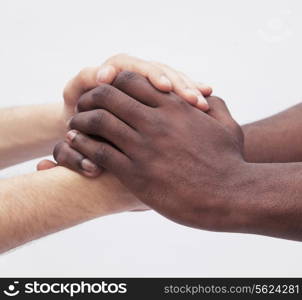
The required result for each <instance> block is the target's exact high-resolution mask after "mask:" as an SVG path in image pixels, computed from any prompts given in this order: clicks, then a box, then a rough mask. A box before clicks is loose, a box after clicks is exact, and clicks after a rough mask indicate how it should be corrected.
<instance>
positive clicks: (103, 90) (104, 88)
mask: <svg viewBox="0 0 302 300" xmlns="http://www.w3.org/2000/svg"><path fill="white" fill-rule="evenodd" d="M113 93H114V90H113V88H112V86H111V85H109V84H106V83H103V84H101V85H100V86H98V87H97V88H95V89H93V90H92V92H91V98H92V100H93V101H96V102H97V101H99V100H100V99H104V98H106V97H109V96H111V95H112V94H113Z"/></svg>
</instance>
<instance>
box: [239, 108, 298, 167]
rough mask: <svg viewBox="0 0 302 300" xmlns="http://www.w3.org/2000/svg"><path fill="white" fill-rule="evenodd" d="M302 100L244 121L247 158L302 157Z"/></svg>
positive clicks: (280, 159) (289, 159)
mask: <svg viewBox="0 0 302 300" xmlns="http://www.w3.org/2000/svg"><path fill="white" fill-rule="evenodd" d="M301 115H302V104H301V103H300V104H297V105H295V106H293V107H291V108H289V109H287V110H285V111H283V112H280V113H278V114H276V115H274V116H271V117H269V118H266V119H263V120H260V121H257V122H254V123H251V124H247V125H244V126H243V127H242V129H243V132H244V137H245V144H244V152H245V159H246V160H247V161H249V162H260V163H270V162H277V163H286V162H300V161H302V135H301V132H302V118H301Z"/></svg>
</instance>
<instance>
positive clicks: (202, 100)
mask: <svg viewBox="0 0 302 300" xmlns="http://www.w3.org/2000/svg"><path fill="white" fill-rule="evenodd" d="M198 104H208V102H207V100H206V99H205V97H204V96H202V95H198V96H197V105H198Z"/></svg>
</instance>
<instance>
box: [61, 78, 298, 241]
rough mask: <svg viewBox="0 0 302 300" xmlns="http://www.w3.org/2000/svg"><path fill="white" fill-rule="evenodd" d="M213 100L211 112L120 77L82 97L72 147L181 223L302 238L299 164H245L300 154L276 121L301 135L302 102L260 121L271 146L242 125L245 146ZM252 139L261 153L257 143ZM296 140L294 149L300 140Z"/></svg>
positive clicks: (140, 81)
mask: <svg viewBox="0 0 302 300" xmlns="http://www.w3.org/2000/svg"><path fill="white" fill-rule="evenodd" d="M207 100H208V102H209V105H210V110H209V112H208V114H205V113H202V112H200V111H198V110H196V109H195V108H194V107H192V106H190V105H187V103H185V102H184V101H182V100H181V99H180V98H178V96H176V95H175V94H173V93H170V94H165V93H161V92H159V91H157V90H155V89H153V87H152V86H151V85H150V84H149V83H148V82H147V81H146V80H145V79H144V78H142V77H140V76H139V75H136V74H133V73H122V74H120V75H119V76H118V78H117V79H116V80H115V82H114V87H110V86H106V85H104V86H101V87H99V88H97V89H95V90H93V91H90V92H88V93H86V94H84V95H83V96H82V97H81V99H80V101H79V111H80V113H79V114H77V115H76V116H75V117H74V118H73V119H72V120H71V123H70V127H71V128H73V130H72V131H71V132H69V133H68V135H67V137H68V138H67V143H68V144H69V146H70V147H71V148H72V149H73V151H78V152H80V153H82V155H83V157H88V158H89V159H90V160H92V161H93V162H94V163H95V164H97V165H98V166H101V167H104V168H106V169H108V170H110V171H111V172H112V173H113V174H114V175H116V176H117V177H118V178H119V179H120V181H121V182H122V183H123V184H124V185H125V186H126V187H127V188H128V189H129V190H130V191H132V192H133V194H135V195H136V196H137V197H138V198H139V199H140V200H141V201H142V202H144V203H145V204H147V205H148V206H150V207H152V208H153V209H155V210H157V211H158V212H159V213H161V214H162V215H164V216H166V217H168V218H169V219H171V220H173V221H175V222H178V223H180V224H184V225H187V226H191V227H196V228H201V229H208V230H215V231H230V232H245V233H256V234H262V235H269V236H274V237H280V238H286V239H294V240H302V223H301V218H302V201H301V195H302V163H299V162H297V163H249V162H246V161H245V160H244V155H246V156H247V159H248V160H258V161H260V162H261V161H265V162H267V161H295V160H298V159H299V157H300V152H299V150H297V149H295V150H293V151H292V150H290V148H291V147H290V146H285V147H284V148H285V149H284V151H280V150H279V149H280V147H277V150H276V149H275V146H274V145H279V143H280V137H279V136H278V134H277V133H275V134H273V133H274V130H275V127H276V126H277V125H278V124H279V126H280V130H281V132H282V130H285V128H286V126H289V128H296V130H295V132H296V134H297V133H298V131H299V130H298V128H299V126H301V122H300V121H296V122H291V121H290V120H291V117H290V116H291V115H292V116H293V117H294V116H298V113H299V111H300V110H301V106H300V105H299V106H296V107H294V108H292V109H290V110H288V111H286V112H284V113H282V114H281V115H277V116H275V117H271V118H269V119H266V120H264V121H260V122H257V123H258V124H260V125H262V126H263V132H264V134H263V135H261V136H262V138H264V139H265V138H267V135H269V132H270V131H272V135H271V136H272V141H271V142H266V141H265V140H261V139H257V135H258V134H259V133H258V134H257V130H260V129H259V128H257V125H258V124H257V123H255V124H249V125H246V126H245V127H244V133H245V136H246V137H247V138H248V139H250V141H248V143H246V142H245V144H246V145H249V146H245V147H244V146H243V144H244V143H243V135H242V131H241V129H240V127H239V126H238V125H237V124H236V122H235V121H234V120H233V119H232V118H231V116H230V114H229V112H228V110H227V108H226V106H225V104H224V102H223V101H222V100H221V99H219V98H217V97H209V98H208V99H207ZM260 125H259V126H260ZM300 128H301V127H300ZM294 137H295V136H294V135H291V134H288V135H284V140H285V141H286V142H288V143H290V142H291V140H292V139H295V138H294ZM252 140H253V141H255V144H256V147H257V146H258V145H259V147H260V149H261V150H259V149H256V150H253V149H252V147H251V141H252ZM293 143H294V145H295V146H296V147H298V146H299V145H300V144H299V143H300V139H298V138H297V137H296V141H293ZM261 144H263V146H262V147H261ZM249 147H251V148H249ZM61 149H62V148H60V147H58V149H56V151H57V152H58V153H60V151H61ZM63 151H64V150H63ZM269 153H271V154H269Z"/></svg>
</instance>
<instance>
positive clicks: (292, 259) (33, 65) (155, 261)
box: [0, 0, 302, 277]
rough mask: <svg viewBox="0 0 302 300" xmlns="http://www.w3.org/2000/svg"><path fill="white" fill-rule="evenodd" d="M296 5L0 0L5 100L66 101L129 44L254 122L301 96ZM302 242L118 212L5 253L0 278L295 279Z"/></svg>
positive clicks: (29, 166)
mask: <svg viewBox="0 0 302 300" xmlns="http://www.w3.org/2000/svg"><path fill="white" fill-rule="evenodd" d="M301 11H302V2H301V1H299V0H297V1H288V0H287V1H276V0H270V1H268V0H267V1H255V0H253V1H240V0H238V1H235V0H228V1H223V0H221V1H218V0H216V1H213V0H208V1H201V0H196V1H193V0H191V1H188V0H186V1H185V0H183V1H176V0H173V1H168V0H166V1H162V0H161V1H159V0H158V1H155V0H153V1H141V0H140V1H139V0H137V1H129V0H128V1H123V0H120V1H114V0H110V1H101V0H99V1H96V0H95V1H90V0H85V1H71V0H70V1H68V0H60V1H55V0H52V1H39V0H36V1H35V0H27V1H21V0H20V1H16V0H1V2H0V43H1V44H0V45H1V46H0V82H1V94H0V99H1V100H0V101H1V106H3V107H4V106H12V105H14V106H15V105H25V104H32V103H46V102H51V101H61V100H62V97H61V93H62V88H63V86H64V84H65V82H66V81H67V80H68V79H69V78H70V77H71V76H73V75H74V74H75V73H76V72H78V71H79V70H80V69H81V68H82V67H84V66H87V65H96V64H99V63H101V62H102V61H103V60H104V59H106V58H107V57H109V56H111V55H113V54H115V53H119V52H126V53H129V54H132V55H136V56H140V57H142V58H146V59H152V60H159V61H161V62H165V63H167V64H169V65H172V66H174V67H176V68H179V69H181V70H182V71H184V72H186V73H188V74H189V75H191V76H193V77H194V78H196V79H198V80H200V81H204V82H206V83H209V84H211V85H212V86H213V87H214V90H215V94H217V95H219V96H221V97H223V98H224V99H225V100H226V101H227V103H228V104H229V106H230V109H231V110H232V112H233V115H234V116H235V118H236V119H237V120H238V121H239V122H240V123H246V122H249V121H253V120H256V119H259V118H262V117H265V116H267V115H270V114H273V113H275V112H278V111H280V110H282V109H284V108H286V107H288V106H290V105H293V104H295V103H297V102H299V101H300V97H301V69H302V68H301V67H302V66H301V63H302V59H301V53H302V46H301V45H302V43H301V36H302V32H301V31H302V18H301ZM20 130H22V129H20ZM34 167H35V162H28V163H25V164H22V165H19V166H16V167H13V168H10V169H7V170H2V171H1V173H0V176H1V177H2V178H4V177H7V176H12V175H17V174H21V173H25V172H32V171H33V170H34ZM284 200H286V199H284ZM301 251H302V244H301V243H298V242H292V241H285V240H278V239H273V238H267V237H259V236H253V235H242V234H226V233H213V232H205V231H200V230H194V229H190V228H185V227H183V226H180V225H176V224H174V223H172V222H170V221H168V220H165V219H164V218H163V217H161V216H159V215H157V214H156V213H154V212H147V213H124V214H120V215H114V216H109V217H105V218H102V219H98V220H94V221H91V222H88V223H85V224H82V225H80V226H77V227H75V228H72V229H69V230H65V231H64V232H60V233H57V234H54V235H52V236H49V237H47V238H43V239H41V240H39V241H35V242H33V243H30V244H28V245H25V246H23V247H21V248H19V249H17V250H14V251H12V252H10V253H8V254H5V255H2V256H1V257H0V276H13V277H14V276H302V260H301V259H300V258H301Z"/></svg>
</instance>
